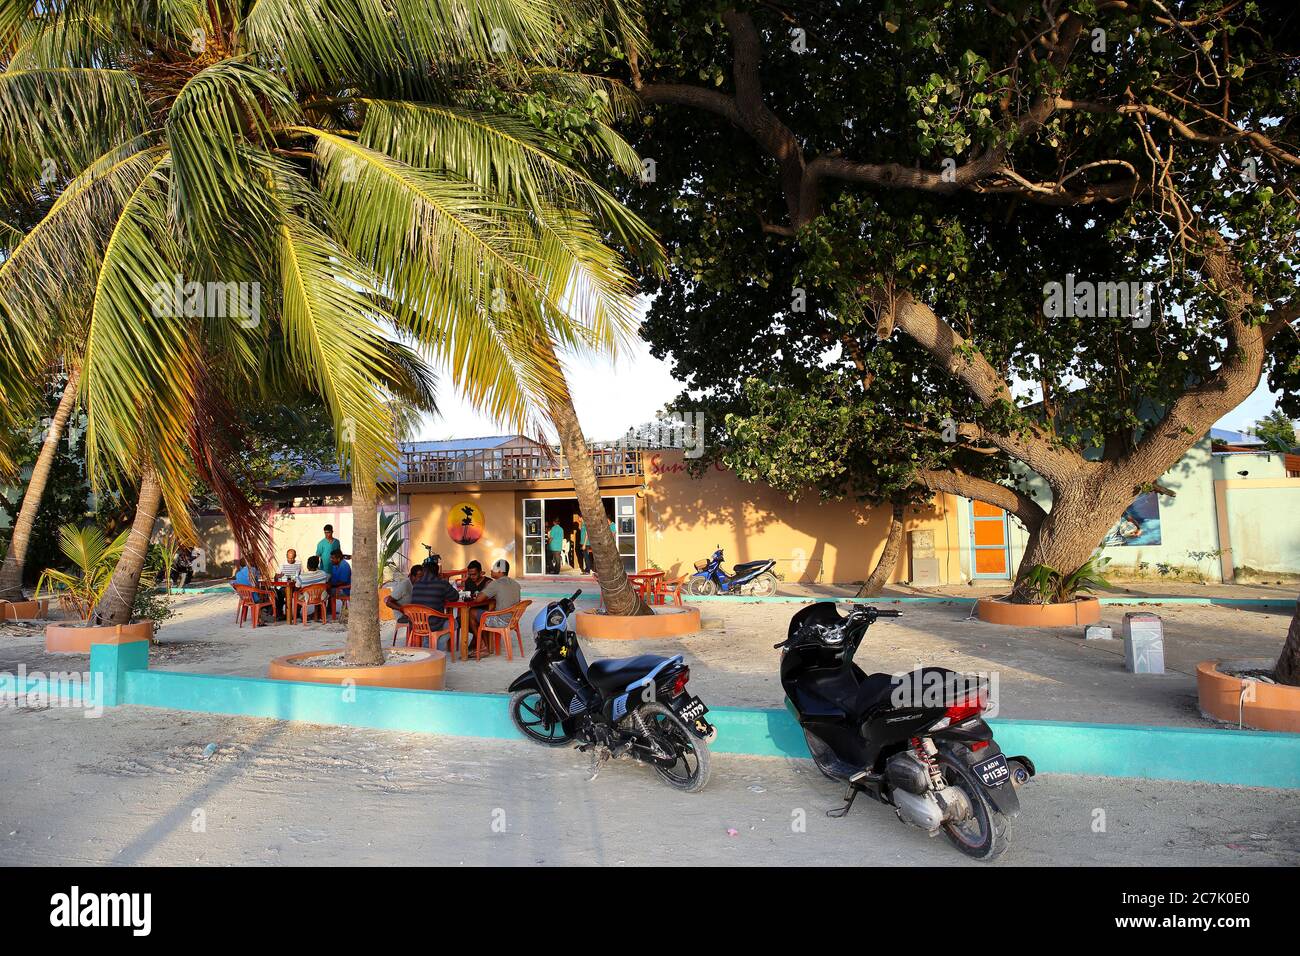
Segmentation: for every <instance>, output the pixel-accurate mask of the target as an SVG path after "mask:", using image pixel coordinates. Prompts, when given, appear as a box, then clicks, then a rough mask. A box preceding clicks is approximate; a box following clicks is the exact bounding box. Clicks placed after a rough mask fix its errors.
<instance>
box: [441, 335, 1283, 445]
mask: <svg viewBox="0 0 1300 956" xmlns="http://www.w3.org/2000/svg"><path fill="white" fill-rule="evenodd" d="M568 379H569V388H570V391H572V393H573V404H574V406H575V407H576V408H577V410H578V419H579V421H581V422H582V430H583V433H584V434H585V435H586V436H587V437H588V438H592V439H595V440H597V441H608V440H613V439H615V438H618V437H620V436H621V435H623V434H625V433H626V432H627V430H628V429H629V428H634V427H636V426H638V425H643V424H645V423H647V422H651V421H653V420H654V417H655V413H656V412H658V411H659V410H660V409H662V408H663V407H664V406H665V405H667V404H668V403H669V402H671V401H672V400H673V399H675V398H676V397H677V396H678V395H679V394H681V391H682V388H683V385H682V383H681V382H678V381H677V380H676V379H674V378H673V376H672V372H671V366H670V364H669V363H668V362H664V361H661V360H659V359H657V358H655V357H654V356H652V355H651V354H650V348H649V346H648V345H646V343H645V342H642V341H641V340H640V339H637V340H636V351H635V352H629V353H628V354H627V355H625V356H624V357H623V358H622V359H621V360H620V361H619V362H618V363H617V364H616V365H614V366H611V365H610V364H609V363H608V361H606V360H605V359H586V360H575V361H573V362H571V363H570V364H569V367H568ZM438 380H439V382H440V383H441V389H440V391H439V399H440V401H441V405H442V412H443V414H442V416H441V417H440V418H437V419H427V420H426V421H425V422H424V427H423V429H422V430H421V431H420V432H419V433H418V434H417V436H416V437H417V438H421V439H439V438H475V437H479V436H483V435H501V434H508V433H509V432H511V429H510V428H508V427H504V426H502V425H500V424H498V423H497V422H494V421H492V419H490V418H487V417H485V416H483V415H480V414H478V413H477V412H475V411H474V410H473V408H472V407H471V406H470V405H468V404H467V403H466V402H465V400H464V399H463V398H462V397H461V396H460V395H459V394H457V393H456V392H455V389H454V388H453V387H452V385H451V376H450V375H449V374H447V371H446V369H440V370H439V376H438ZM1276 404H1277V396H1276V395H1275V394H1274V393H1272V392H1270V391H1269V389H1268V386H1267V384H1265V383H1264V382H1260V384H1259V387H1258V388H1256V389H1255V392H1254V394H1252V395H1251V396H1250V398H1248V399H1246V401H1244V402H1242V403H1241V404H1240V405H1238V406H1237V407H1236V408H1235V409H1234V410H1233V411H1231V412H1229V413H1228V414H1227V415H1225V416H1224V417H1223V418H1222V419H1220V420H1219V421H1218V422H1217V423H1216V424H1217V426H1218V427H1219V428H1230V429H1233V430H1234V431H1244V430H1245V429H1246V428H1247V427H1249V426H1250V425H1253V424H1254V423H1255V422H1256V421H1258V420H1259V419H1261V418H1263V417H1264V416H1265V415H1267V414H1268V413H1269V412H1271V411H1272V410H1273V408H1274V406H1275V405H1276ZM553 437H554V436H553V435H552V438H553Z"/></svg>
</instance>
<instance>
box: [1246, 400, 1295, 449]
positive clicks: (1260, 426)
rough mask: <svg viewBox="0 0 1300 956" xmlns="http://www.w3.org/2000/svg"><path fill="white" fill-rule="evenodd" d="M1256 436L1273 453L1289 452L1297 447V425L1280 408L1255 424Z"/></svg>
mask: <svg viewBox="0 0 1300 956" xmlns="http://www.w3.org/2000/svg"><path fill="white" fill-rule="evenodd" d="M1255 434H1256V435H1258V436H1259V438H1260V440H1261V441H1263V442H1264V444H1266V445H1267V446H1268V447H1269V448H1271V449H1272V450H1273V451H1283V452H1287V451H1291V450H1292V449H1294V448H1295V446H1296V437H1295V423H1294V422H1293V421H1291V419H1290V418H1288V417H1287V414H1286V412H1284V411H1283V410H1282V409H1280V408H1275V409H1273V410H1272V411H1271V412H1269V413H1268V414H1267V415H1265V416H1264V417H1263V418H1261V419H1260V420H1259V421H1257V422H1256V423H1255Z"/></svg>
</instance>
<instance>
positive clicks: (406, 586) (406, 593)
mask: <svg viewBox="0 0 1300 956" xmlns="http://www.w3.org/2000/svg"><path fill="white" fill-rule="evenodd" d="M423 574H424V565H422V564H415V565H412V566H411V573H410V575H409V576H407V577H402V576H401V575H400V574H399V575H398V576H397V577H395V578H393V580H392V582H391V583H390V584H389V585H388V597H386V598H384V603H385V604H386V605H388V606H389V607H390V608H392V610H393V619H394V620H396V621H397V623H398V624H410V623H411V622H410V621H408V620H407V619H406V616H405V615H404V614H402V607H403V605H406V604H410V603H412V602H411V594H412V593H413V592H414V589H415V583H416V582H417V581H419V580H420V576H421V575H423Z"/></svg>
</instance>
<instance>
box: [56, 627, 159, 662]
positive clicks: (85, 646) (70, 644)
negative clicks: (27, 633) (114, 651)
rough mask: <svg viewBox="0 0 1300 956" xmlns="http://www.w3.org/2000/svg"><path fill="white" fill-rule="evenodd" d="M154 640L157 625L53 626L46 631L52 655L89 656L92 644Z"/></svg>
mask: <svg viewBox="0 0 1300 956" xmlns="http://www.w3.org/2000/svg"><path fill="white" fill-rule="evenodd" d="M152 639H153V623H152V622H151V621H141V622H140V623H138V624H110V625H94V624H51V625H49V626H48V627H46V628H45V650H46V651H47V652H49V653H50V654H89V653H90V645H91V644H130V643H131V642H132V641H149V640H152Z"/></svg>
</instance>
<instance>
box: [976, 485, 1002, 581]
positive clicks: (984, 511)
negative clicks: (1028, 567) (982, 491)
mask: <svg viewBox="0 0 1300 956" xmlns="http://www.w3.org/2000/svg"><path fill="white" fill-rule="evenodd" d="M970 509H971V514H970V548H971V577H972V578H1003V579H1007V578H1010V577H1011V528H1010V525H1009V524H1008V521H1007V513H1006V512H1005V511H1003V510H1002V509H1001V508H998V507H995V506H994V505H990V504H986V503H985V502H983V501H972V502H971V503H970Z"/></svg>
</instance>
